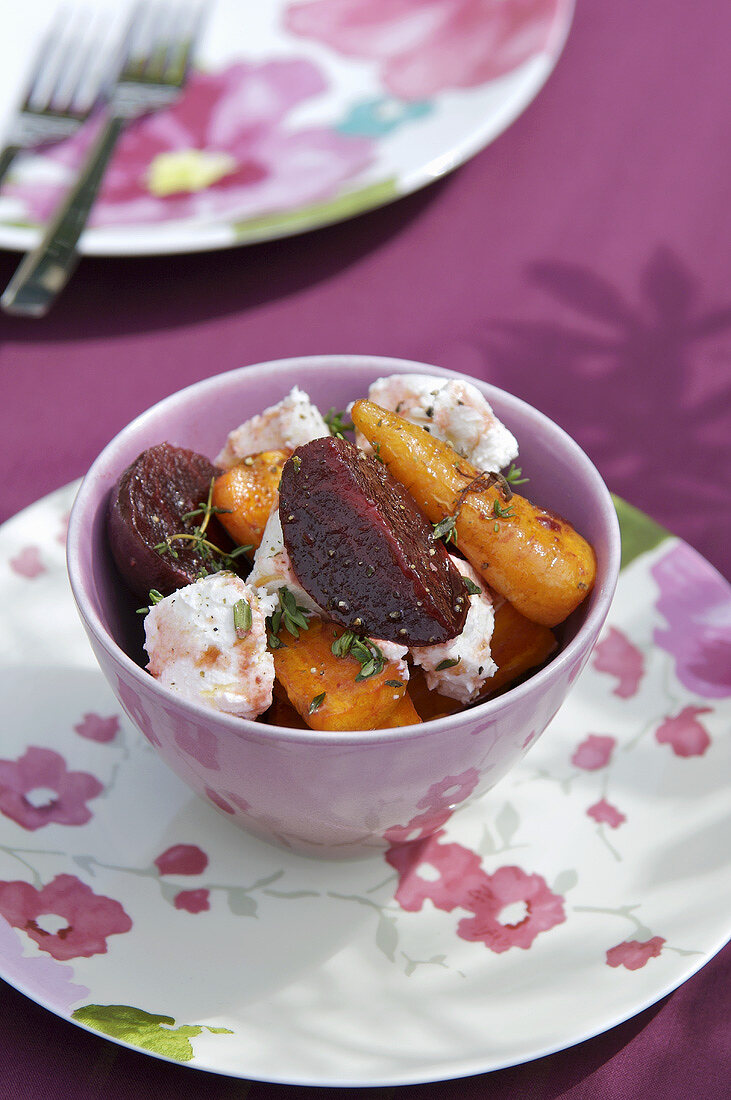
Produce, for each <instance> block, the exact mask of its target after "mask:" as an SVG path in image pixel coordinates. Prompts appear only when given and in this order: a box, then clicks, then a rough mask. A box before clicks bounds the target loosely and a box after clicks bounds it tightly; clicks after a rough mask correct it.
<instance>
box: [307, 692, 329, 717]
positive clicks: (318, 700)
mask: <svg viewBox="0 0 731 1100" xmlns="http://www.w3.org/2000/svg"><path fill="white" fill-rule="evenodd" d="M326 695H327V692H325V691H321V692H320V694H319V695H316V696H315V698H314V699H313V700H312V702H311V703H310V709H309V711H308V714H314V713H315V711H316V710H317V709H318V708H319V707H321V706H322V704H323V702H324V700H325V696H326Z"/></svg>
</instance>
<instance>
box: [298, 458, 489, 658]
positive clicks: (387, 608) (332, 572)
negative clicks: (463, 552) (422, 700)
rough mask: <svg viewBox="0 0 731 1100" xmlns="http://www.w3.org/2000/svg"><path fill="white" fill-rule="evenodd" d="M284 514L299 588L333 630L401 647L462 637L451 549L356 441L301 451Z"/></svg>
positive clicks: (464, 594)
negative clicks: (435, 536)
mask: <svg viewBox="0 0 731 1100" xmlns="http://www.w3.org/2000/svg"><path fill="white" fill-rule="evenodd" d="M279 515H280V518H281V521H282V530H283V532H284V545H285V547H286V549H287V553H288V554H289V559H290V563H291V565H292V568H293V570H294V572H295V574H296V576H297V579H298V581H299V583H300V584H301V585H302V587H303V588H304V590H305V591H306V592H307V593H309V595H310V596H311V597H312V599H313V600H314V601H315V602H316V603H317V604H319V605H320V607H322V608H323V609H324V610H325V612H326V613H327V614H328V615H329V616H330V618H331V619H333V620H334V621H335V622H337V623H340V624H341V625H343V626H346V627H349V628H350V629H351V630H354V631H356V632H357V633H358V634H367V635H369V636H370V637H372V638H383V639H384V641H392V642H401V643H402V644H403V645H433V644H436V643H440V642H445V641H447V640H448V639H449V638H454V637H455V636H456V635H457V634H459V633H460V631H461V630H462V627H463V626H464V621H465V618H466V615H467V609H468V606H469V593H468V591H467V589H466V588H465V585H464V582H463V580H462V577H461V575H460V573H459V571H458V570H457V569H456V568H455V566H454V565H453V563H452V562H451V560H450V558H449V555H448V553H447V551H446V548H445V547H444V545H443V543H441V542H439V541H438V540H437V541H435V540H434V539H433V537H432V536H433V530H432V526H431V524H430V523H429V522H428V520H427V519H426V518H425V517H424V516H423V514H422V513H421V512H420V511H419V509H418V508H417V506H416V504H415V503H414V501H413V500H412V498H411V497H410V496H409V495H408V493H406V491H405V490H404V489H403V488H402V486H401V485H399V484H398V482H397V481H395V480H394V478H393V477H391V475H390V474H389V473H388V471H387V469H386V467H385V466H384V465H383V463H381V462H379V461H378V460H377V459H375V458H372V457H370V456H369V455H365V454H364V453H363V452H362V451H359V450H358V448H357V447H354V446H353V444H352V443H349V442H348V441H347V440H344V439H335V438H325V439H315V440H313V441H312V442H311V443H306V444H305V445H304V446H302V447H298V448H297V450H296V451H295V453H294V455H293V457H292V458H290V459H289V461H288V462H287V463H286V464H285V466H284V471H283V473H282V482H281V485H280V487H279Z"/></svg>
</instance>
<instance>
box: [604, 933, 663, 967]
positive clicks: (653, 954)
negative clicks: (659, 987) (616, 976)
mask: <svg viewBox="0 0 731 1100" xmlns="http://www.w3.org/2000/svg"><path fill="white" fill-rule="evenodd" d="M664 943H665V940H664V939H663V938H662V936H653V937H652V939H651V940H646V941H645V942H644V943H641V942H640V941H639V940H625V942H624V943H618V944H617V946H616V947H610V948H609V950H608V951H607V966H623V967H625V969H626V970H640V969H641V968H642V967H643V966H644V965H645V963H646V962H648V960H649V959H656V958H657V956H658V955H659V954H660V952H661V951H662V945H663V944H664Z"/></svg>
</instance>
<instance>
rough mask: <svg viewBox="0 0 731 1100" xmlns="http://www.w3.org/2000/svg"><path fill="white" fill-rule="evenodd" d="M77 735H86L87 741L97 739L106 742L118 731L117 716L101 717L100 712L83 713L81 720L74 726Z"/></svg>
mask: <svg viewBox="0 0 731 1100" xmlns="http://www.w3.org/2000/svg"><path fill="white" fill-rule="evenodd" d="M74 730H75V731H76V733H78V735H79V737H86V738H87V740H89V741H97V742H99V744H106V743H107V742H109V741H113V740H114V738H115V737H116V736H117V734H118V733H119V718H118V717H117V715H116V714H112V715H110V716H109V717H108V718H102V716H101V715H100V714H93V713H91V712H90V713H88V714H84V715H83V717H82V719H81V721H80V722H78V723H77V724H76V725H75V726H74Z"/></svg>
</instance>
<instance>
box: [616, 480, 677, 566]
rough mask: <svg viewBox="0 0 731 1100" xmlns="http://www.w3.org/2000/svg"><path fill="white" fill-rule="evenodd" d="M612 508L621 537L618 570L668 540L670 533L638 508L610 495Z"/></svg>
mask: <svg viewBox="0 0 731 1100" xmlns="http://www.w3.org/2000/svg"><path fill="white" fill-rule="evenodd" d="M612 500H613V501H614V507H615V509H616V511H617V518H618V520H619V530H620V532H621V535H622V561H621V564H620V569H625V568H626V567H627V566H628V565H629V563H630V562H631V561H634V560H635V558H638V557H639V556H640V554H646V553H647V551H648V550H654V548H655V547H656V546H659V545H660V543H661V542H663V541H664V540H665V539H667V538H670V537H671V535H670V532H669V531H666V530H665V528H664V527H661V526H660V524H659V523H655V521H654V519H650V517H649V516H646V515H645V513H644V512H641V511H640V510H639V508H635V507H634V505H632V504H628V503H627V501H626V500H622V498H621V497H618V496H615V495H614V494H612Z"/></svg>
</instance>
